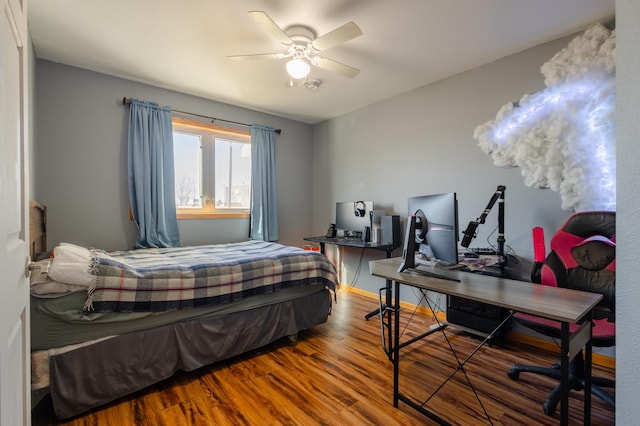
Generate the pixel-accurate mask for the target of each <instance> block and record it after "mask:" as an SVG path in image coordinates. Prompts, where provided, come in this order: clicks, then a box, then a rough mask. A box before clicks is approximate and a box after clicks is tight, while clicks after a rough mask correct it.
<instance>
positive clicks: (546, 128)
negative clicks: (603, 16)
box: [473, 24, 616, 211]
mask: <svg viewBox="0 0 640 426" xmlns="http://www.w3.org/2000/svg"><path fill="white" fill-rule="evenodd" d="M615 49H616V36H615V30H609V29H607V28H606V27H604V26H603V25H600V24H597V25H595V26H593V27H591V28H589V29H588V30H586V31H585V32H584V33H583V34H581V35H580V36H578V37H576V38H575V39H573V40H572V41H571V42H570V43H569V45H568V46H567V47H566V48H564V49H563V50H561V51H560V52H558V53H557V54H556V55H555V56H554V57H553V58H551V60H549V61H548V62H546V63H545V64H544V65H543V66H542V67H541V72H542V74H543V75H544V82H545V86H546V88H545V89H543V90H542V91H539V92H536V93H533V94H528V95H525V96H523V97H522V99H520V101H519V102H517V103H509V104H506V105H504V106H503V107H502V108H501V109H500V110H499V111H498V113H497V115H496V118H495V120H491V121H488V122H487V123H485V124H482V125H480V126H478V127H477V128H476V130H475V132H474V135H473V136H474V138H475V139H476V140H478V146H479V147H480V149H481V150H482V151H483V152H484V153H485V154H487V155H489V156H491V158H492V159H493V163H494V164H495V165H496V166H502V167H520V168H521V170H522V176H523V177H524V181H525V184H526V185H527V186H530V187H533V188H550V189H551V190H553V191H556V192H558V193H559V194H560V196H561V200H562V209H563V210H569V211H584V210H598V209H603V210H615V207H616V181H615V177H616V158H615V97H616V88H615Z"/></svg>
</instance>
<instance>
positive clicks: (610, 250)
mask: <svg viewBox="0 0 640 426" xmlns="http://www.w3.org/2000/svg"><path fill="white" fill-rule="evenodd" d="M571 256H572V257H573V258H574V259H575V261H576V262H577V264H578V265H579V266H581V267H582V268H584V269H587V270H589V271H599V270H601V269H605V268H607V266H608V265H609V264H610V263H611V262H613V261H614V260H615V258H616V243H615V241H612V240H610V239H609V238H607V237H605V236H602V235H593V236H591V237H589V238H587V239H585V240H584V241H582V242H581V243H579V244H577V245H575V246H574V247H572V248H571ZM613 268H614V270H615V265H614V266H613ZM608 269H611V268H608Z"/></svg>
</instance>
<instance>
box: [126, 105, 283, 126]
mask: <svg viewBox="0 0 640 426" xmlns="http://www.w3.org/2000/svg"><path fill="white" fill-rule="evenodd" d="M122 105H131V98H127V97H126V96H125V97H124V98H122ZM172 111H173V112H177V113H179V114H186V115H191V116H193V117H200V118H206V119H207V120H211V123H212V124H213V123H214V122H216V121H223V122H225V123H231V124H236V125H238V126H245V127H251V124H247V123H240V122H238V121H231V120H225V119H223V118H216V117H210V116H208V115H201V114H195V113H193V112H187V111H180V110H179V109H172ZM275 132H276V133H277V134H281V133H282V129H276V130H275Z"/></svg>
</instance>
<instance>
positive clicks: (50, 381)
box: [31, 206, 337, 419]
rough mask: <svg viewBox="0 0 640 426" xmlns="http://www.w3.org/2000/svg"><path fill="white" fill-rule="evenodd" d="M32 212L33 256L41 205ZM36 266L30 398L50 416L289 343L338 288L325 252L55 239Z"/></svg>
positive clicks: (40, 240)
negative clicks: (103, 246) (117, 247)
mask: <svg viewBox="0 0 640 426" xmlns="http://www.w3.org/2000/svg"><path fill="white" fill-rule="evenodd" d="M31 212H32V225H33V224H34V223H35V226H32V235H31V239H32V241H34V243H33V244H32V246H31V247H32V254H31V255H32V258H33V259H38V253H37V251H38V250H39V249H40V250H42V251H44V248H45V247H44V246H43V244H46V239H45V238H44V236H43V235H39V233H38V229H39V230H40V231H41V233H43V232H44V231H45V228H44V225H43V224H44V223H45V218H44V216H46V214H45V213H46V209H44V208H33V206H32V210H31ZM38 214H39V215H40V216H42V217H40V218H34V217H33V216H35V215H38ZM34 229H35V231H34ZM36 264H37V268H36V269H35V271H34V273H33V274H32V278H31V289H32V296H31V350H32V355H31V358H32V363H31V365H32V400H33V402H34V404H36V403H37V402H38V401H39V400H41V399H42V397H43V396H44V395H46V394H47V393H49V394H51V399H52V402H53V407H54V412H55V415H56V417H58V418H60V419H63V418H69V417H73V416H76V415H78V414H81V413H84V412H86V411H89V410H91V409H93V408H96V407H99V406H101V405H103V404H106V403H108V402H111V401H113V400H116V399H118V398H120V397H123V396H126V395H128V394H131V393H133V392H136V391H138V390H140V389H143V388H145V387H147V386H149V385H152V384H154V383H157V382H159V381H161V380H164V379H166V378H168V377H170V376H172V375H173V374H175V373H176V372H177V371H179V370H184V371H191V370H194V369H197V368H199V367H202V366H205V365H208V364H211V363H214V362H217V361H221V360H224V359H227V358H230V357H233V356H235V355H239V354H242V353H245V352H247V351H250V350H253V349H256V348H259V347H262V346H264V345H267V344H269V343H271V342H273V341H275V340H277V339H280V338H283V337H286V336H289V337H290V338H291V339H292V340H293V339H295V337H296V336H297V333H298V332H299V331H302V330H306V329H310V328H312V327H314V326H316V325H319V324H322V323H324V322H326V321H327V319H328V316H329V315H330V312H331V307H332V302H333V301H335V289H336V282H337V277H336V272H335V268H334V267H333V265H332V264H331V262H329V261H328V259H327V258H326V257H325V256H324V255H322V254H320V253H317V252H313V251H307V250H303V249H300V248H295V247H288V246H284V245H281V244H277V243H268V242H259V241H246V242H242V243H232V244H222V245H211V246H198V247H180V248H174V249H145V250H131V251H117V252H108V253H107V252H104V251H102V250H97V249H91V248H86V247H79V246H76V245H74V244H69V243H61V244H59V245H58V246H56V247H55V248H54V250H53V258H51V257H48V258H45V259H42V260H39V261H38V262H36Z"/></svg>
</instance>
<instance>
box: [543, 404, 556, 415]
mask: <svg viewBox="0 0 640 426" xmlns="http://www.w3.org/2000/svg"><path fill="white" fill-rule="evenodd" d="M542 411H544V413H545V414H546V415H547V416H553V415H554V414H555V413H556V405H555V404H550V403H549V401H545V402H544V404H542Z"/></svg>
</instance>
